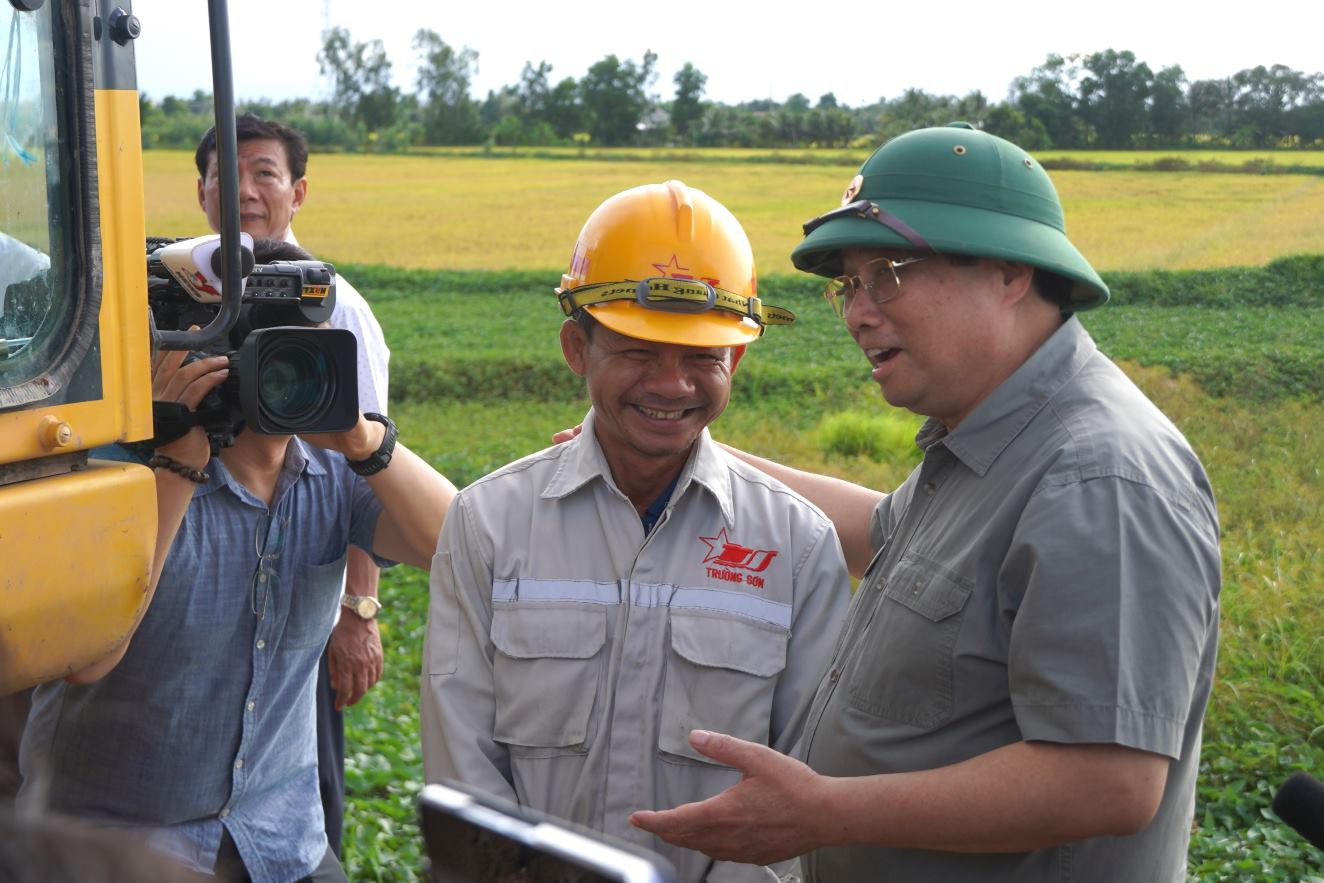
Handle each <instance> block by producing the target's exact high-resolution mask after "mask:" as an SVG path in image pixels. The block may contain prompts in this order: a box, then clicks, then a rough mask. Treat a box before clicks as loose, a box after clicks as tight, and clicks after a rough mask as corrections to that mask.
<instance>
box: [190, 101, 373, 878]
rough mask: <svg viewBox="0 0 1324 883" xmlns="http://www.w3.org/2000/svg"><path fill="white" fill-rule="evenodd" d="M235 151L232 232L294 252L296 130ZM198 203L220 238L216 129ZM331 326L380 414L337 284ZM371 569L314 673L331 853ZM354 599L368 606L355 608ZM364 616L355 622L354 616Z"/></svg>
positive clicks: (245, 129)
mask: <svg viewBox="0 0 1324 883" xmlns="http://www.w3.org/2000/svg"><path fill="white" fill-rule="evenodd" d="M235 137H236V139H237V141H238V145H239V150H238V152H239V225H240V228H241V229H242V230H243V231H244V232H245V233H248V234H250V235H252V237H253V238H254V239H264V238H268V239H279V240H283V241H284V242H288V243H293V244H294V245H298V240H296V239H295V238H294V229H293V227H292V226H291V224H292V223H293V221H294V215H295V214H296V213H297V212H298V211H299V208H300V207H301V206H302V205H303V202H304V198H305V197H306V196H307V195H308V179H307V178H306V177H305V175H304V172H305V171H306V170H307V166H308V142H307V141H306V140H305V139H304V136H303V134H302V133H300V132H299V131H297V130H295V129H292V128H290V127H289V126H286V125H284V124H282V123H278V122H275V121H272V120H264V119H262V118H260V117H257V116H255V115H253V114H248V113H246V114H240V115H239V117H238V118H237V119H236V120H235ZM194 161H195V163H196V164H197V167H198V205H199V206H200V207H201V208H202V210H203V212H204V213H205V214H206V215H207V223H208V224H209V225H210V226H211V228H212V231H213V232H219V231H220V222H221V194H220V181H219V179H218V177H217V170H216V132H215V130H214V129H213V130H208V132H207V133H206V134H205V135H203V136H202V140H201V141H200V142H199V143H198V149H197V152H196V154H195V155H194ZM331 327H332V328H344V329H346V330H348V331H352V332H354V338H355V340H357V341H358V372H359V407H360V408H361V409H362V410H364V411H376V412H378V413H380V414H385V413H387V411H386V397H387V393H386V390H387V380H388V374H387V361H388V360H389V359H390V356H391V352H390V350H389V349H387V347H386V340H385V338H384V337H383V335H382V329H381V326H380V325H378V324H377V319H376V318H375V317H374V316H373V314H372V310H371V308H369V306H368V302H367V301H365V300H364V299H363V296H362V295H360V294H359V293H358V291H356V290H355V289H354V286H353V285H350V284H349V283H348V282H346V281H345V279H344V278H343V277H339V278H338V279H337V282H336V307H335V312H333V313H332V314H331ZM377 581H378V571H377V568H376V566H375V565H374V564H373V563H372V559H371V558H369V557H368V555H367V553H365V552H363V551H362V550H360V549H355V548H351V549H350V552H349V559H348V561H347V563H346V568H345V586H344V590H345V602H346V604H345V609H343V610H341V611H340V619H339V621H338V622H337V623H336V626H335V628H334V629H333V630H332V632H331V640H330V641H329V642H328V643H327V645H326V650H325V652H324V653H323V654H322V660H321V663H320V665H319V668H318V677H317V755H318V786H319V788H320V790H321V794H322V809H323V811H324V812H325V814H326V836H327V839H328V840H329V841H330V842H331V848H332V849H333V850H334V851H335V853H336V855H340V839H341V829H342V827H343V824H344V808H345V722H344V717H343V715H342V709H344V708H345V707H346V706H348V705H353V704H355V703H356V702H358V701H359V700H360V699H361V698H363V695H364V694H365V693H367V692H368V690H370V689H372V686H373V685H374V684H376V683H377V679H378V678H380V677H381V675H382V641H381V635H380V634H379V633H378V630H377V620H376V613H377V611H378V610H380V609H381V604H380V602H378V601H377ZM361 598H368V599H371V600H369V601H364V602H360V603H355V602H358V601H359V599H361ZM360 609H361V610H363V611H365V612H368V613H370V614H372V615H371V616H368V617H366V618H365V617H364V616H362V615H361V614H360V613H359V612H358V611H359V610H360Z"/></svg>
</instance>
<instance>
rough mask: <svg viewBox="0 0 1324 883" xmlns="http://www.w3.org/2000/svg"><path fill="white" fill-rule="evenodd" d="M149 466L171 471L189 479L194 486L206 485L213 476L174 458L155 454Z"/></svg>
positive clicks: (149, 461) (148, 463) (148, 462)
mask: <svg viewBox="0 0 1324 883" xmlns="http://www.w3.org/2000/svg"><path fill="white" fill-rule="evenodd" d="M147 465H148V466H150V467H151V468H153V469H169V470H170V471H171V472H173V473H175V474H176V475H178V476H180V477H181V478H187V479H188V480H189V481H191V482H193V483H194V484H206V483H207V482H209V481H211V475H210V474H208V473H206V472H203V471H202V470H201V469H194V468H193V467H192V466H189V465H188V464H186V463H181V462H179V461H178V460H176V459H175V458H174V457H167V456H166V455H165V454H153V455H152V456H151V458H150V459H149V460H148V461H147Z"/></svg>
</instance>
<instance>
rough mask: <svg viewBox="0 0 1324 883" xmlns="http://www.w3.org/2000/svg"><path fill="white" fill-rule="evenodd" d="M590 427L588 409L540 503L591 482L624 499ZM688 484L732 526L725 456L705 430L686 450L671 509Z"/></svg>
mask: <svg viewBox="0 0 1324 883" xmlns="http://www.w3.org/2000/svg"><path fill="white" fill-rule="evenodd" d="M594 425H595V420H594V415H593V411H592V410H591V409H590V410H589V412H588V415H587V416H585V417H584V423H583V428H582V430H581V431H580V433H579V435H578V436H576V437H575V438H574V439H572V440H571V441H568V442H566V443H565V448H566V450H565V451H564V453H563V454H562V456H561V457H560V460H559V462H558V465H557V468H556V471H555V473H553V475H552V478H551V481H549V482H548V483H547V486H546V487H545V488H543V490H542V493H541V495H540V496H541V497H542V498H543V499H545V500H556V499H561V498H562V497H567V496H569V495H570V494H572V493H574V492H575V491H577V490H579V489H580V488H582V487H585V486H586V485H588V484H589V483H591V482H592V481H594V480H595V479H596V480H600V481H602V482H603V483H605V484H606V485H607V487H609V488H610V489H611V490H612V492H613V493H615V494H616V495H617V496H619V497H620V498H621V499H627V498H626V496H625V494H623V493H622V492H621V490H620V488H619V487H617V485H616V480H615V479H614V478H613V477H612V474H611V469H610V468H609V467H608V466H607V458H606V455H604V454H603V453H602V447H601V446H600V445H599V444H598V437H597V433H596V432H595V431H594ZM691 484H697V485H699V486H700V487H702V488H705V489H706V490H707V491H708V492H709V493H711V494H712V495H713V498H714V499H715V500H716V501H717V505H718V506H719V507H720V508H721V510H722V519H723V521H724V522H725V523H726V524H727V525H731V524H732V523H734V520H735V519H734V514H733V507H732V504H731V472H730V468H729V466H728V465H727V462H726V455H725V454H724V453H723V452H722V450H721V449H720V448H718V447H717V444H716V443H715V442H714V441H713V440H712V437H711V436H710V435H709V433H708V430H707V429H706V428H705V429H704V430H703V432H702V434H701V435H700V436H699V438H698V440H696V441H695V443H694V447H693V448H691V449H690V456H689V458H688V459H687V460H686V461H685V465H684V466H682V467H681V472H680V479H679V480H678V481H677V482H676V489H675V491H674V492H672V494H671V504H670V505H671V506H674V505H676V502H677V501H678V500H680V499H681V497H683V496H684V495H685V492H686V491H687V490H688V489H689V487H690V485H691Z"/></svg>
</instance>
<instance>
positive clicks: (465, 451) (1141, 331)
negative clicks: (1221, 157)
mask: <svg viewBox="0 0 1324 883" xmlns="http://www.w3.org/2000/svg"><path fill="white" fill-rule="evenodd" d="M342 269H343V270H344V271H345V273H346V275H347V276H349V277H350V278H352V279H353V280H354V282H355V284H356V285H357V286H358V287H359V289H360V290H361V291H364V292H367V293H368V296H369V297H370V299H371V300H372V303H373V308H374V310H375V311H376V312H377V315H378V317H379V318H380V319H381V321H382V324H383V326H384V327H385V329H386V333H387V338H388V339H389V340H390V341H391V345H392V363H391V364H392V389H393V394H394V396H395V399H394V403H393V414H394V416H395V417H396V419H397V420H398V421H399V423H400V426H401V433H402V437H403V439H404V440H405V442H406V443H407V444H409V445H410V446H411V447H412V448H414V449H415V450H416V451H418V452H420V453H421V454H422V455H423V456H424V457H426V458H427V459H428V460H429V461H430V462H431V463H433V464H434V465H435V466H437V467H438V468H439V469H442V470H443V471H444V472H446V473H447V474H448V475H449V476H451V477H452V478H453V479H454V480H455V481H456V483H457V484H460V485H463V484H466V483H468V482H470V481H473V480H474V479H475V478H477V477H479V476H481V475H483V474H485V473H486V472H488V471H490V470H491V469H493V468H495V467H497V466H500V465H502V464H504V463H505V462H507V461H509V460H511V459H513V458H515V457H517V456H520V455H523V454H525V453H528V452H530V451H533V450H536V449H538V448H540V447H543V446H545V445H546V444H548V443H549V441H550V436H551V433H552V432H554V431H556V430H558V429H561V428H564V427H566V426H570V425H573V424H574V423H576V422H578V420H579V419H580V418H581V417H582V416H583V413H584V411H585V410H586V408H587V403H586V401H585V399H584V397H583V393H582V388H581V386H580V382H579V381H578V380H577V379H575V378H574V377H573V376H572V375H571V374H570V372H569V371H568V370H566V369H565V368H564V367H563V366H562V364H561V362H560V356H559V353H558V349H557V344H556V328H557V324H558V322H559V321H560V315H559V313H558V311H557V310H556V307H555V305H554V303H553V301H552V298H551V295H550V292H549V290H548V289H549V287H550V284H553V282H554V280H555V278H556V277H557V275H558V273H557V272H556V271H542V272H533V271H510V272H503V273H477V272H458V271H447V272H426V271H403V270H394V269H386V268H381V267H371V266H359V265H350V266H345V267H343V268H342ZM1321 269H1324V267H1321V259H1320V258H1315V257H1298V258H1292V259H1288V260H1282V261H1278V262H1275V263H1274V264H1272V265H1269V266H1266V267H1250V268H1247V267H1242V268H1229V269H1225V270H1210V271H1198V272H1187V273H1175V272H1158V271H1152V272H1145V273H1111V274H1106V278H1107V280H1108V282H1109V283H1110V285H1112V286H1113V288H1114V290H1115V292H1116V295H1115V301H1114V303H1112V304H1110V305H1108V306H1107V307H1105V308H1103V309H1102V310H1098V311H1096V312H1094V313H1089V314H1085V315H1084V316H1083V317H1082V318H1083V320H1084V321H1085V324H1086V326H1087V327H1088V328H1089V329H1090V330H1091V332H1092V333H1093V334H1094V335H1095V336H1096V338H1097V339H1098V341H1099V344H1100V346H1101V347H1102V349H1103V350H1104V351H1105V352H1108V353H1109V354H1111V355H1112V356H1114V357H1115V358H1119V359H1122V360H1124V361H1123V362H1122V365H1123V367H1124V368H1125V370H1126V371H1127V372H1128V374H1130V375H1131V377H1132V378H1133V379H1135V380H1136V382H1137V383H1139V384H1140V386H1141V387H1142V388H1143V389H1144V390H1145V391H1146V393H1147V394H1148V395H1150V397H1151V398H1153V399H1154V401H1155V402H1156V403H1157V404H1158V405H1159V407H1161V408H1162V409H1163V410H1164V411H1165V412H1166V413H1167V414H1168V415H1169V416H1170V417H1172V419H1173V420H1174V422H1176V423H1177V425H1178V426H1179V427H1180V428H1181V429H1182V431H1183V432H1184V433H1185V434H1186V435H1187V437H1188V438H1189V439H1190V440H1191V443H1192V444H1193V445H1194V446H1195V448H1196V450H1197V451H1198V452H1199V454H1200V456H1201V457H1202V459H1203V460H1204V462H1205V465H1206V467H1207V469H1208V471H1209V474H1210V477H1211V480H1212V482H1213V485H1214V489H1215V493H1216V494H1217V496H1218V501H1219V510H1220V515H1221V519H1222V526H1223V537H1224V538H1223V560H1224V590H1223V604H1222V607H1223V609H1222V646H1221V648H1220V654H1219V664H1218V681H1217V683H1216V685H1215V689H1214V694H1213V699H1212V701H1211V705H1210V709H1209V715H1208V718H1207V722H1206V727H1205V745H1204V751H1203V759H1202V769H1201V780H1200V786H1199V794H1198V802H1197V807H1196V817H1195V831H1194V836H1193V839H1192V844H1191V852H1190V856H1191V860H1190V861H1191V863H1190V879H1192V880H1198V881H1224V880H1226V881H1320V880H1322V879H1324V878H1321V877H1320V876H1319V870H1318V864H1317V855H1316V854H1315V853H1314V852H1313V848H1312V847H1311V846H1310V845H1309V844H1307V843H1306V842H1305V841H1303V840H1302V839H1301V838H1299V837H1298V836H1297V835H1296V834H1295V833H1293V832H1292V831H1291V830H1290V829H1288V828H1287V827H1286V826H1284V825H1282V824H1281V823H1280V822H1279V821H1278V820H1277V819H1276V818H1275V817H1274V816H1273V815H1272V813H1271V812H1270V811H1269V809H1268V806H1269V802H1270V799H1271V797H1272V794H1273V791H1274V790H1275V789H1276V788H1277V787H1278V785H1279V784H1281V782H1282V781H1283V780H1284V779H1285V778H1286V777H1287V775H1288V774H1289V773H1290V772H1291V771H1292V770H1294V769H1302V768H1304V769H1313V770H1315V771H1316V772H1317V771H1318V770H1319V769H1321V768H1324V726H1322V725H1321V724H1324V721H1322V720H1321V718H1320V711H1319V709H1320V708H1321V706H1322V705H1324V604H1321V603H1319V599H1318V597H1312V595H1317V591H1318V587H1319V586H1321V585H1324V473H1321V469H1320V464H1321V463H1324V432H1321V431H1320V428H1321V427H1322V426H1324V384H1322V383H1321V377H1324V364H1322V363H1324V346H1321V342H1324V272H1321ZM761 288H762V293H763V294H764V295H765V296H766V297H767V299H768V300H769V301H770V302H773V303H778V304H785V305H787V306H789V307H790V308H792V309H794V310H795V311H796V312H797V313H798V314H799V316H800V321H799V322H797V323H796V325H795V326H793V327H792V328H789V329H781V328H778V329H773V330H772V331H770V332H769V333H768V335H767V336H766V338H765V339H763V340H760V341H758V342H756V343H755V344H753V345H751V347H750V352H749V354H748V356H747V358H746V359H745V360H744V361H743V362H742V363H741V366H740V371H739V373H738V374H737V375H736V391H735V395H734V401H733V404H732V406H731V407H730V408H729V409H728V411H727V413H726V414H725V415H723V417H722V418H721V419H720V421H719V422H718V424H717V425H716V426H715V428H714V432H715V434H716V435H718V436H719V437H720V438H722V439H723V440H726V441H730V442H732V443H734V444H737V445H740V446H742V447H746V448H748V449H750V450H753V451H757V452H759V453H762V454H765V455H767V456H771V457H773V458H776V459H780V460H783V461H785V462H788V463H793V464H795V465H799V466H802V467H805V468H809V469H815V470H819V471H822V472H826V473H829V474H833V475H838V476H842V477H845V478H849V479H851V480H854V481H858V482H860V483H862V484H867V485H870V486H873V487H880V488H889V487H894V486H895V485H896V484H897V483H898V482H900V480H901V479H902V478H903V477H904V476H905V474H906V473H907V472H908V471H909V469H910V468H911V466H910V461H904V460H903V461H897V460H895V459H893V458H891V457H888V456H884V457H883V458H882V459H879V460H875V459H873V457H872V456H870V454H869V452H867V451H862V452H859V453H849V452H847V451H844V450H842V446H843V445H844V443H838V442H835V441H834V442H831V443H830V444H829V445H828V448H829V449H828V450H825V449H824V447H823V441H824V435H828V436H830V437H832V438H836V437H838V435H840V436H844V435H845V434H846V433H845V430H842V429H838V430H835V431H834V432H835V433H836V435H834V433H833V432H829V431H828V429H827V428H828V427H832V426H839V425H845V426H850V425H852V424H864V423H866V422H868V421H872V420H875V419H876V420H880V421H881V420H892V419H897V420H898V421H899V422H900V423H902V424H906V423H908V422H909V421H912V420H913V418H912V417H910V415H904V414H902V415H897V414H893V413H891V412H890V410H889V409H888V408H887V407H886V405H885V404H884V403H883V402H882V401H881V400H880V399H879V396H878V393H877V388H876V387H875V386H874V385H873V383H872V381H870V380H869V377H868V368H867V365H866V363H865V362H864V360H863V358H862V357H861V356H860V355H859V354H858V353H857V352H856V351H855V349H854V347H853V345H852V344H851V343H850V342H849V339H848V338H847V336H846V333H845V331H844V329H843V328H842V327H841V325H840V323H839V321H838V320H836V319H835V318H833V317H832V316H831V313H830V311H829V310H828V309H827V308H826V307H825V306H824V305H823V304H822V302H821V300H819V299H818V296H817V294H816V293H815V291H816V288H817V285H816V283H815V282H814V281H813V280H812V279H809V278H807V277H803V276H791V275H772V276H766V277H764V278H763V279H762V280H761ZM909 425H910V426H911V427H912V428H911V429H910V432H911V433H912V434H913V425H914V424H913V422H910V423H909ZM382 592H383V596H384V597H385V598H386V600H387V608H386V610H385V611H384V614H383V615H384V617H385V618H384V620H383V640H384V643H385V645H386V653H387V673H386V678H385V680H384V681H383V682H382V684H380V685H379V686H378V687H377V688H376V689H375V690H373V691H372V692H371V693H369V695H368V697H367V698H366V699H365V700H364V701H363V702H362V703H361V704H360V705H359V706H357V707H355V708H354V709H352V710H351V711H350V713H349V716H348V726H349V733H348V739H347V741H348V743H349V746H350V748H349V761H348V771H347V783H348V789H349V795H350V796H349V813H348V819H347V825H346V829H347V830H346V844H347V855H346V863H347V868H348V870H349V874H350V877H351V879H355V880H390V881H395V880H414V879H419V878H420V874H419V870H418V869H419V868H420V867H421V865H420V858H419V849H420V842H419V838H418V836H417V829H416V822H415V819H414V808H413V807H414V804H413V801H414V798H415V795H416V793H417V790H418V788H419V787H420V786H421V780H422V763H421V758H420V749H419V736H418V729H417V728H418V714H417V707H418V689H419V681H418V678H419V671H420V664H421V659H420V653H421V646H422V634H423V630H424V623H425V618H426V615H427V579H426V577H425V576H423V575H421V574H419V573H417V572H414V571H407V570H405V569H404V568H400V569H397V570H394V571H388V572H387V575H386V577H385V578H384V580H383V586H382Z"/></svg>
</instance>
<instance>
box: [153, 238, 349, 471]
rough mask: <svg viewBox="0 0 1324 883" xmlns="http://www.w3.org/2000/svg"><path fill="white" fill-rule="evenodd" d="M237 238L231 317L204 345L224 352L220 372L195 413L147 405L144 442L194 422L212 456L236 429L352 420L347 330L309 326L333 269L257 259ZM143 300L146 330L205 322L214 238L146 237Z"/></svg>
mask: <svg viewBox="0 0 1324 883" xmlns="http://www.w3.org/2000/svg"><path fill="white" fill-rule="evenodd" d="M240 238H241V239H242V249H241V258H240V263H241V273H242V275H243V278H244V282H243V294H242V297H241V299H240V308H239V316H238V320H237V321H236V322H235V324H234V326H233V327H232V328H231V329H230V331H229V334H228V337H227V338H224V339H222V341H221V342H219V343H217V344H214V345H213V346H211V347H208V348H207V351H206V352H205V354H206V355H224V356H228V357H229V359H230V375H229V377H227V378H226V380H225V382H224V383H222V384H221V386H220V387H219V388H217V389H216V390H213V391H212V392H210V393H208V395H207V397H206V398H204V399H203V401H202V404H201V405H200V406H199V407H198V409H197V411H196V412H193V411H189V410H188V409H187V408H185V407H184V406H183V405H180V404H178V403H175V402H154V403H153V417H154V419H155V424H156V426H155V433H156V435H155V437H154V438H153V439H152V441H151V442H150V444H151V445H153V446H158V445H162V444H166V443H167V442H169V441H172V440H174V439H176V438H180V437H181V436H183V435H184V434H185V433H186V432H188V431H189V429H190V428H192V427H193V426H202V427H203V428H204V429H206V430H207V435H208V437H209V438H210V440H211V445H212V452H213V453H216V452H217V451H219V450H220V448H222V447H226V446H229V445H232V444H234V437H235V435H237V434H238V433H239V432H240V431H241V430H242V429H243V428H245V427H247V428H249V429H251V430H253V431H255V432H260V433H263V434H266V435H287V434H290V435H292V434H295V433H305V432H343V431H344V430H347V429H350V428H352V427H353V426H354V424H355V422H357V420H358V415H359V402H358V365H357V348H356V345H355V340H354V334H353V332H350V331H345V330H343V329H333V328H317V327H314V326H316V325H319V324H320V323H322V322H325V321H326V320H328V319H330V318H331V313H332V311H333V310H334V308H335V302H336V282H335V279H336V273H335V268H334V267H333V266H331V265H330V264H326V263H323V262H322V261H316V260H270V261H269V262H268V263H257V262H256V261H255V259H254V253H253V248H254V245H253V239H252V237H251V236H249V235H248V234H247V233H244V234H242V235H241V237H240ZM268 244H269V245H272V246H276V245H278V244H277V243H263V244H262V245H263V246H265V245H268ZM261 251H262V248H261V247H259V253H261ZM147 299H148V304H149V306H150V308H151V316H152V323H153V326H154V328H155V329H170V330H178V331H183V330H185V329H188V328H189V327H191V326H193V325H198V326H206V325H207V324H208V323H209V322H211V321H212V320H213V319H214V318H215V317H216V315H217V314H218V312H219V311H220V308H221V270H220V237H219V236H215V235H212V236H202V237H198V238H194V239H162V238H149V239H148V240H147Z"/></svg>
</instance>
